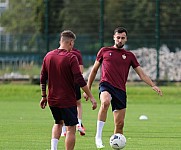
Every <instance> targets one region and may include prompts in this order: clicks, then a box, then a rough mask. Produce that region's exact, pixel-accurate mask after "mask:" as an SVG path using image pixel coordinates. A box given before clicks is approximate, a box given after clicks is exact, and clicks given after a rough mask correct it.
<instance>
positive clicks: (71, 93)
mask: <svg viewBox="0 0 181 150" xmlns="http://www.w3.org/2000/svg"><path fill="white" fill-rule="evenodd" d="M47 80H48V104H49V106H55V107H59V108H68V107H73V106H76V94H75V87H74V83H76V84H78V85H79V86H80V87H83V86H85V85H86V82H85V80H84V78H83V76H82V74H81V72H80V69H79V64H78V60H77V57H76V56H75V55H74V54H72V53H70V52H68V51H66V50H64V49H56V50H53V51H50V52H49V53H47V55H46V56H45V58H44V60H43V64H42V70H41V76H40V83H41V84H46V82H47Z"/></svg>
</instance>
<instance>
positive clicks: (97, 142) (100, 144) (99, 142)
mask: <svg viewBox="0 0 181 150" xmlns="http://www.w3.org/2000/svg"><path fill="white" fill-rule="evenodd" d="M96 147H97V149H103V148H104V147H105V146H104V145H103V144H102V140H101V139H96Z"/></svg>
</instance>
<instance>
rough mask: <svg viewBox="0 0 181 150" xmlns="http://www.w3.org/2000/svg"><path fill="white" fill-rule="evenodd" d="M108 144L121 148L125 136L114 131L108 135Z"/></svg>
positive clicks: (114, 147) (117, 148) (123, 144)
mask: <svg viewBox="0 0 181 150" xmlns="http://www.w3.org/2000/svg"><path fill="white" fill-rule="evenodd" d="M110 146H111V147H112V148H113V149H115V150H120V149H123V148H124V147H125V146H126V138H125V136H124V135H123V134H120V133H116V134H113V135H112V136H111V137H110Z"/></svg>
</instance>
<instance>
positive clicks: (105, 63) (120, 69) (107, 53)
mask: <svg viewBox="0 0 181 150" xmlns="http://www.w3.org/2000/svg"><path fill="white" fill-rule="evenodd" d="M96 60H97V61H99V62H100V63H102V68H101V73H102V74H101V79H100V82H104V81H106V82H108V83H110V84H111V85H112V86H114V87H116V88H118V89H121V90H123V91H126V81H127V78H128V73H129V69H130V66H132V67H133V68H136V67H138V66H139V63H138V61H137V59H136V57H135V55H134V54H133V53H132V52H130V51H127V50H125V49H117V48H114V47H103V48H101V49H100V51H99V52H98V54H97V58H96Z"/></svg>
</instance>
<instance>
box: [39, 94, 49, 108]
mask: <svg viewBox="0 0 181 150" xmlns="http://www.w3.org/2000/svg"><path fill="white" fill-rule="evenodd" d="M46 105H47V98H46V97H42V98H41V100H40V107H41V108H42V109H45V107H46Z"/></svg>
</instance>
